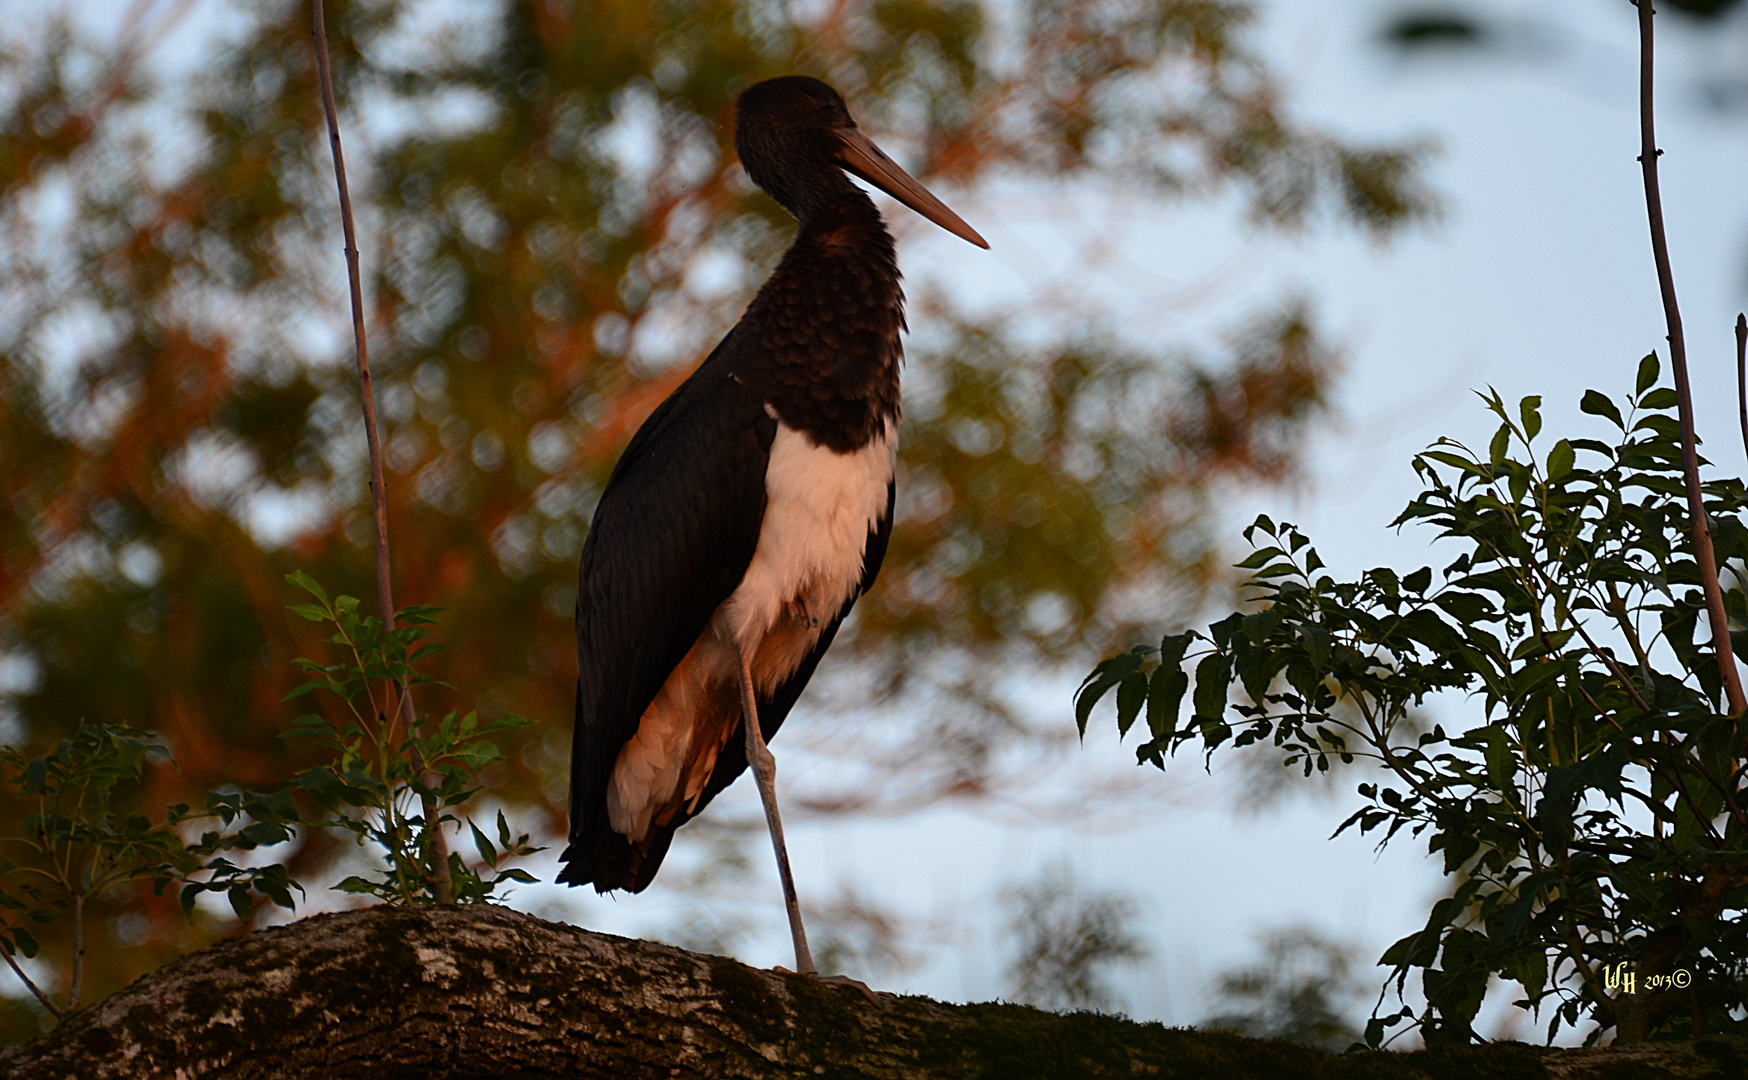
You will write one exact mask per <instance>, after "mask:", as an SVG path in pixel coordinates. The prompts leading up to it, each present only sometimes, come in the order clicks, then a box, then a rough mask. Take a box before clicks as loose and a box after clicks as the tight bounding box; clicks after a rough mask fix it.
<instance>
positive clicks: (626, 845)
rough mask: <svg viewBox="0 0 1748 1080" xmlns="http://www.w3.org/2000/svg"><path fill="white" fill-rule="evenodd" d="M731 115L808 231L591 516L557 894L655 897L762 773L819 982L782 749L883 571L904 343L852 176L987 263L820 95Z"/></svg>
mask: <svg viewBox="0 0 1748 1080" xmlns="http://www.w3.org/2000/svg"><path fill="white" fill-rule="evenodd" d="M735 113H736V124H735V136H734V145H735V150H736V151H737V152H738V153H739V155H740V160H741V165H742V167H744V168H745V169H746V171H747V175H748V176H750V177H751V178H752V180H753V182H754V183H755V184H757V185H758V186H759V187H761V188H763V189H764V190H765V191H766V192H767V193H769V194H770V196H771V197H772V198H773V199H775V200H776V201H777V202H778V203H779V204H781V205H782V206H783V208H784V209H786V210H788V211H789V212H790V213H791V214H794V215H795V217H796V219H797V220H798V221H799V223H800V228H799V231H798V232H797V233H796V236H795V242H794V243H793V244H792V245H791V246H790V248H789V250H788V252H787V253H786V254H785V255H784V256H783V259H782V261H781V262H780V263H779V264H778V266H777V269H776V272H775V273H773V274H772V275H771V278H770V280H769V281H767V282H765V284H764V286H763V287H762V288H761V289H760V290H759V292H758V294H757V295H756V296H755V297H754V298H753V301H752V303H751V305H749V306H748V308H747V311H746V314H745V315H744V316H742V318H741V320H740V322H739V323H738V324H736V325H735V327H734V329H732V330H730V331H729V332H728V335H727V336H726V337H724V338H723V339H722V342H721V344H719V345H717V346H716V348H715V350H714V351H712V352H711V354H710V356H709V357H707V358H706V359H705V361H704V363H703V364H701V365H699V367H698V370H697V371H695V372H693V373H692V375H691V377H690V378H688V379H687V380H686V381H685V383H683V384H682V385H681V386H680V387H679V389H677V390H675V391H674V393H673V394H672V395H671V396H669V397H668V399H667V400H665V401H663V402H662V403H661V405H660V406H658V407H657V408H656V410H655V411H654V412H653V413H651V414H650V417H649V419H648V420H646V421H644V423H643V426H642V427H640V428H639V429H638V430H637V433H636V434H635V435H634V436H632V439H631V442H630V443H629V444H628V445H627V446H626V448H625V453H624V454H623V455H622V456H621V457H620V459H619V463H618V464H617V465H616V466H615V467H614V469H613V474H612V477H611V478H610V479H609V480H608V482H607V488H606V490H605V491H604V492H603V493H602V495H601V500H600V503H599V504H598V505H597V506H596V508H595V516H594V519H593V521H592V522H591V525H590V528H589V534H588V539H587V540H586V541H585V542H584V544H583V554H582V563H581V566H580V567H579V569H578V579H577V719H576V734H575V737H574V741H573V743H572V749H571V802H570V846H569V847H567V848H566V849H565V852H564V854H563V855H561V856H560V860H561V861H562V862H564V863H565V864H566V865H565V868H564V870H563V872H562V873H561V874H560V875H559V880H560V881H563V882H567V883H569V884H571V885H593V886H594V887H595V891H596V892H599V893H605V892H608V891H610V890H613V889H625V890H628V891H630V892H640V891H642V890H643V889H644V888H645V887H646V886H648V885H649V883H650V881H651V880H652V879H653V878H654V877H655V873H656V870H657V869H658V868H659V867H660V866H661V862H662V857H663V856H664V855H665V854H667V850H668V844H669V843H670V842H671V841H672V840H673V837H674V831H675V830H676V829H678V828H679V827H680V826H681V825H683V824H685V823H686V822H687V821H689V820H691V819H692V818H694V817H696V816H697V815H698V814H699V813H700V812H701V811H703V809H704V807H705V806H706V805H707V804H708V803H709V802H710V800H711V799H712V798H714V797H715V796H716V794H717V793H718V792H720V791H721V790H722V789H723V788H726V787H727V786H728V785H729V784H730V783H732V782H733V781H734V779H735V778H736V777H738V776H739V775H740V774H741V772H742V770H744V769H745V768H746V766H747V762H748V761H749V760H750V761H751V762H752V763H753V774H754V777H755V779H756V780H757V783H758V788H759V797H760V799H761V800H762V801H763V803H764V807H765V821H766V824H767V825H768V826H769V827H770V831H771V844H772V847H773V848H774V849H775V851H776V856H777V871H778V876H779V878H780V879H781V880H782V883H783V901H784V906H785V907H786V908H787V910H788V914H789V929H790V934H791V936H792V937H793V938H794V942H795V966H796V970H798V971H800V972H803V973H808V974H813V973H815V969H814V966H813V960H812V958H811V957H810V956H809V955H808V951H807V936H806V933H805V931H804V930H803V929H802V925H801V911H800V908H799V906H798V905H797V903H796V899H795V883H794V880H793V878H792V877H791V875H790V872H789V857H788V854H787V851H786V849H785V847H784V843H783V827H782V824H781V822H780V819H779V817H778V813H777V791H776V775H777V772H776V760H775V759H774V758H773V757H772V756H771V752H770V750H769V749H767V747H766V743H767V741H769V740H770V738H771V737H772V736H773V735H775V734H776V732H777V728H778V727H779V726H780V725H781V724H782V723H783V719H784V717H786V716H787V715H788V714H789V710H790V709H791V708H792V707H794V705H795V701H796V699H797V698H798V697H800V695H801V691H802V688H803V687H805V686H806V685H807V681H808V679H809V678H811V677H812V675H813V671H814V668H815V667H816V666H817V665H818V664H819V660H820V657H821V656H823V655H824V654H825V651H826V649H827V648H828V647H829V646H830V645H831V642H832V638H833V636H834V635H836V633H837V631H838V627H839V626H840V625H841V624H842V623H843V621H844V617H845V616H847V615H848V614H849V613H850V609H851V608H852V607H853V606H854V605H855V603H856V599H857V598H858V597H859V596H861V595H862V594H863V593H864V592H866V591H867V590H868V587H869V586H870V585H872V584H873V582H874V576H875V575H876V574H877V573H879V571H880V563H881V560H882V559H883V558H884V557H885V554H886V541H887V537H888V536H889V535H890V534H891V531H892V498H893V462H894V457H893V455H894V449H895V447H896V445H897V434H898V418H899V400H898V378H899V366H900V363H901V361H902V359H903V346H902V345H901V344H900V343H899V333H900V331H902V330H904V329H905V323H904V294H903V292H902V291H901V290H900V288H899V273H898V260H897V253H896V251H895V249H894V247H893V243H892V235H891V234H890V233H889V232H887V230H886V224H885V222H884V221H882V220H881V217H880V212H879V211H878V210H877V209H875V207H874V203H873V201H872V200H870V199H869V198H868V196H867V195H866V194H864V193H863V192H862V190H861V189H860V188H858V187H857V186H856V185H855V184H854V183H852V182H851V181H850V180H849V178H848V177H847V176H846V175H845V173H850V174H853V175H855V176H858V177H860V178H861V179H863V180H865V181H867V182H868V183H870V184H872V185H874V186H875V187H877V188H879V189H880V190H882V191H884V192H886V193H887V194H889V195H891V196H892V197H893V198H895V199H897V200H899V201H900V202H902V203H904V204H905V205H906V206H909V207H910V208H911V209H913V210H915V211H916V212H918V213H919V214H922V215H923V216H924V217H926V218H928V219H929V220H930V221H933V222H935V223H936V224H937V225H940V226H941V227H942V228H944V229H946V230H947V231H949V232H951V233H954V234H955V235H957V236H960V237H963V238H964V239H966V240H968V241H970V242H971V243H973V244H976V245H977V246H978V247H982V248H987V247H988V246H989V245H988V244H987V243H985V242H984V240H983V238H982V237H981V236H979V235H977V232H976V231H975V230H974V229H972V228H971V226H969V225H967V224H966V223H965V222H964V221H962V220H961V219H960V218H959V216H958V215H957V214H955V213H953V211H951V210H949V209H947V207H946V206H944V205H942V203H941V201H940V200H939V199H937V198H935V197H934V196H933V195H931V194H929V192H928V191H927V190H926V189H925V188H924V187H923V186H922V185H921V184H919V183H917V182H916V180H914V179H912V178H911V177H910V176H909V175H908V174H906V173H905V171H904V170H903V169H901V168H899V167H898V166H897V165H896V164H894V163H893V161H892V159H890V158H888V157H887V156H886V155H885V154H884V153H883V152H882V151H881V150H880V148H879V147H877V146H875V145H874V143H873V141H872V140H870V139H869V138H868V136H866V135H864V134H862V132H861V131H860V130H859V129H857V127H856V122H855V121H854V120H853V119H851V118H850V112H849V109H848V107H846V106H845V104H844V99H843V98H842V97H841V96H840V95H839V94H838V92H837V91H836V90H833V89H832V88H831V87H829V86H827V85H826V84H825V83H822V82H820V81H819V80H817V79H811V78H806V77H804V76H788V77H785V78H780V79H771V80H769V81H767V82H762V83H758V84H757V85H754V86H752V87H749V88H748V89H747V90H746V91H744V92H743V93H742V94H741V95H740V98H739V100H738V101H737V102H736V104H735ZM755 715H756V716H757V717H758V723H756V724H755V723H747V722H746V720H747V718H749V717H752V716H755Z"/></svg>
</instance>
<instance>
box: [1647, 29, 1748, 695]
mask: <svg viewBox="0 0 1748 1080" xmlns="http://www.w3.org/2000/svg"><path fill="white" fill-rule="evenodd" d="M1651 2H1652V0H1634V5H1635V6H1636V7H1637V8H1638V9H1639V136H1640V139H1639V165H1640V168H1641V169H1642V170H1643V171H1644V174H1645V211H1646V213H1647V214H1648V215H1649V217H1650V220H1651V254H1652V256H1653V258H1655V260H1656V262H1657V285H1658V287H1659V288H1660V289H1661V290H1662V293H1663V318H1664V321H1665V322H1666V323H1667V324H1668V328H1669V366H1670V367H1671V368H1673V369H1674V370H1675V393H1676V396H1677V397H1678V398H1679V399H1680V408H1681V466H1682V475H1683V477H1684V478H1685V480H1686V482H1687V513H1688V517H1689V518H1690V519H1691V521H1692V529H1693V557H1694V562H1695V563H1697V564H1698V565H1699V579H1700V584H1701V585H1702V586H1704V588H1705V597H1706V617H1707V618H1708V619H1709V620H1710V621H1711V626H1712V647H1713V648H1714V649H1716V650H1717V654H1718V674H1719V675H1721V676H1722V677H1723V681H1724V693H1725V695H1726V696H1727V697H1728V698H1729V701H1730V715H1731V716H1741V715H1742V714H1743V713H1745V712H1748V699H1745V698H1744V697H1743V696H1742V678H1741V675H1740V674H1739V673H1738V672H1737V671H1736V658H1735V656H1734V654H1733V653H1734V651H1733V650H1732V649H1731V647H1730V617H1729V615H1727V614H1726V613H1725V611H1724V592H1723V590H1722V589H1721V588H1720V587H1719V586H1718V563H1717V559H1716V557H1715V556H1714V555H1713V554H1712V533H1711V528H1710V526H1709V525H1708V524H1707V523H1706V508H1705V499H1704V497H1703V496H1702V494H1701V492H1700V486H1699V450H1698V448H1697V447H1696V445H1695V439H1694V433H1693V389H1692V386H1691V384H1690V383H1689V381H1688V377H1687V342H1686V339H1685V338H1684V337H1683V335H1682V332H1681V309H1680V307H1679V306H1677V304H1676V302H1675V275H1674V273H1673V272H1672V271H1671V270H1670V268H1669V240H1668V238H1667V236H1666V235H1665V234H1664V231H1663V196H1662V194H1661V193H1660V192H1659V191H1658V187H1657V155H1658V154H1659V153H1660V152H1661V151H1659V150H1658V149H1657V135H1656V130H1655V127H1654V125H1653V118H1652V93H1651V91H1652V56H1653V50H1652V31H1651V19H1652V16H1654V15H1655V14H1656V12H1655V11H1654V10H1652V7H1651Z"/></svg>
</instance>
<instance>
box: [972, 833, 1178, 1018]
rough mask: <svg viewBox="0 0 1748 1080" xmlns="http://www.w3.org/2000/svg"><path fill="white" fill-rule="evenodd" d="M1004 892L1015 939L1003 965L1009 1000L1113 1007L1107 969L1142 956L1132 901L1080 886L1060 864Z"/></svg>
mask: <svg viewBox="0 0 1748 1080" xmlns="http://www.w3.org/2000/svg"><path fill="white" fill-rule="evenodd" d="M1004 900H1005V901H1006V903H1007V906H1008V908H1009V917H1008V925H1007V931H1008V936H1009V938H1011V939H1012V940H1013V942H1014V956H1013V959H1012V961H1011V962H1010V963H1009V965H1008V983H1009V985H1010V986H1011V987H1012V990H1011V991H1010V994H1009V996H1010V997H1011V999H1012V1000H1014V1001H1017V1002H1020V1003H1022V1004H1025V1005H1036V1006H1037V1007H1038V1008H1040V1009H1054V1010H1057V1011H1067V1010H1070V1009H1096V1010H1099V1011H1100V1012H1111V1011H1113V1010H1115V1009H1116V1007H1117V1004H1118V1003H1117V998H1116V994H1115V992H1114V991H1113V990H1112V989H1111V987H1110V984H1109V983H1108V982H1107V976H1108V973H1109V969H1110V968H1111V967H1112V966H1113V965H1117V964H1133V963H1136V962H1139V961H1141V960H1143V959H1145V958H1146V956H1147V948H1146V946H1145V945H1143V944H1142V942H1141V938H1140V936H1139V935H1138V934H1137V933H1136V931H1135V928H1134V923H1135V917H1136V915H1137V912H1136V909H1135V903H1134V901H1132V900H1130V899H1129V898H1128V897H1126V896H1123V895H1122V894H1120V893H1115V892H1100V891H1088V890H1086V889H1083V888H1081V887H1080V886H1079V885H1077V884H1076V883H1075V881H1074V878H1073V876H1072V875H1071V874H1070V872H1069V870H1068V868H1067V867H1066V866H1059V867H1056V868H1054V869H1050V870H1046V871H1045V872H1044V873H1043V874H1042V875H1041V876H1040V877H1039V878H1038V880H1036V881H1034V882H1032V883H1031V884H1028V885H1016V886H1014V887H1012V888H1010V889H1008V890H1007V891H1006V893H1005V895H1004Z"/></svg>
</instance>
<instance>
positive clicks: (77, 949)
mask: <svg viewBox="0 0 1748 1080" xmlns="http://www.w3.org/2000/svg"><path fill="white" fill-rule="evenodd" d="M84 993H85V896H84V894H83V893H74V894H73V984H72V986H70V987H69V988H68V989H67V1010H68V1011H69V1012H70V1011H72V1010H74V1009H77V1008H78V1007H79V998H80V997H82V996H83V995H84Z"/></svg>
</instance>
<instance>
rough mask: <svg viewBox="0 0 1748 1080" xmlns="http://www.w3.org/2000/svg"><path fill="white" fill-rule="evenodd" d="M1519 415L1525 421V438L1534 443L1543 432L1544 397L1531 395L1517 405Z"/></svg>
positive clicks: (1526, 440)
mask: <svg viewBox="0 0 1748 1080" xmlns="http://www.w3.org/2000/svg"><path fill="white" fill-rule="evenodd" d="M1517 414H1518V416H1519V418H1521V419H1522V421H1523V438H1524V441H1525V442H1532V441H1534V440H1535V437H1536V436H1537V435H1538V434H1540V433H1541V430H1542V396H1541V395H1540V394H1531V395H1529V396H1528V397H1526V398H1524V399H1523V400H1522V401H1520V402H1518V403H1517Z"/></svg>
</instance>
